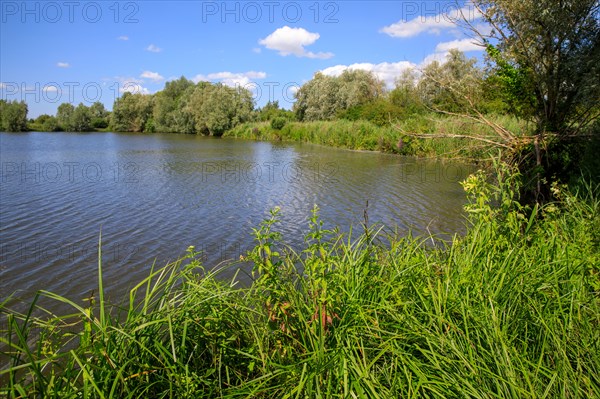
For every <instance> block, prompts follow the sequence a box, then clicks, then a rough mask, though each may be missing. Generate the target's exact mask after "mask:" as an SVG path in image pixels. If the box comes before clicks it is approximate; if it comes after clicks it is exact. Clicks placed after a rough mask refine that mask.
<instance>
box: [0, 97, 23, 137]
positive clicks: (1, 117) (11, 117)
mask: <svg viewBox="0 0 600 399" xmlns="http://www.w3.org/2000/svg"><path fill="white" fill-rule="evenodd" d="M27 111H28V109H27V104H26V103H25V102H24V101H20V102H19V101H16V100H14V101H6V100H0V130H3V131H5V132H24V131H26V130H27Z"/></svg>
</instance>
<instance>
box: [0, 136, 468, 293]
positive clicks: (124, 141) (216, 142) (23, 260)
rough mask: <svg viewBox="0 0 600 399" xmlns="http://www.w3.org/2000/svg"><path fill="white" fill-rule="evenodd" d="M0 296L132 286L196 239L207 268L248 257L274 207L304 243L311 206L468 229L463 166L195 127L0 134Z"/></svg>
mask: <svg viewBox="0 0 600 399" xmlns="http://www.w3.org/2000/svg"><path fill="white" fill-rule="evenodd" d="M0 144H1V146H0V147H1V163H2V176H1V178H2V180H1V191H0V195H1V196H0V246H1V247H0V300H1V299H2V298H5V297H6V296H8V295H9V294H11V293H13V292H15V291H16V290H19V295H20V296H24V297H30V296H31V293H32V292H34V291H36V290H38V289H47V290H52V291H55V292H58V293H60V294H62V295H67V296H69V297H71V298H74V299H77V298H83V297H85V296H87V295H89V293H90V291H91V290H92V289H94V288H95V287H96V284H97V283H96V278H95V276H96V268H97V251H98V238H99V234H100V232H102V252H103V266H104V277H105V279H106V281H105V286H107V287H109V292H110V293H111V294H113V295H117V294H119V295H121V294H122V293H123V292H125V291H126V290H127V289H128V288H130V287H131V286H132V285H133V284H134V283H135V282H137V281H139V280H140V279H141V278H142V277H143V276H145V275H146V273H147V272H148V270H149V268H150V267H151V265H152V263H153V262H156V264H157V265H162V264H164V263H166V262H167V261H169V260H174V259H176V258H177V257H179V256H180V255H182V254H183V253H184V252H185V249H186V248H187V247H188V246H189V245H194V246H195V247H196V248H197V249H199V250H202V251H204V259H205V263H206V264H207V265H208V266H211V265H216V264H217V263H219V262H221V261H223V260H227V259H238V258H239V256H240V254H243V253H245V251H246V250H247V249H248V248H249V247H250V246H251V245H252V238H251V236H250V232H251V228H252V227H257V226H258V224H259V223H260V221H261V220H263V219H264V218H266V217H267V216H268V214H269V210H270V209H272V208H273V207H275V206H280V207H281V209H282V214H283V218H282V224H281V226H280V231H282V232H283V234H284V237H286V239H287V240H288V241H290V242H291V243H292V244H294V243H295V244H298V243H299V242H301V240H302V234H303V232H305V231H306V230H307V226H308V219H309V217H310V211H311V209H312V207H313V205H314V204H317V205H318V206H319V207H320V208H321V216H322V218H323V219H324V221H325V222H326V224H327V225H328V226H333V225H337V226H340V228H341V229H342V231H348V229H349V227H350V226H351V225H358V224H359V223H361V222H362V221H363V213H364V209H365V205H366V203H367V201H368V216H369V222H370V223H383V224H385V225H386V226H388V228H390V229H397V230H398V231H400V232H403V231H404V232H405V231H408V229H412V230H413V231H416V232H427V231H429V232H431V233H434V234H443V233H445V234H453V233H456V232H462V231H463V224H464V219H463V218H464V216H463V213H462V205H463V203H464V193H463V191H462V188H461V187H460V184H459V183H458V182H459V181H460V180H462V179H463V178H464V177H466V175H467V174H468V173H469V172H470V170H469V167H468V166H466V165H463V164H447V163H439V162H431V161H420V160H416V159H413V158H407V157H398V156H391V155H385V154H378V153H370V152H369V153H366V152H356V151H346V150H336V149H332V148H326V147H320V146H314V145H302V144H282V143H265V142H253V141H243V140H228V139H214V138H206V137H197V136H187V135H175V134H169V135H159V134H156V135H149V136H148V135H134V134H113V133H88V134H73V133H22V134H8V133H0Z"/></svg>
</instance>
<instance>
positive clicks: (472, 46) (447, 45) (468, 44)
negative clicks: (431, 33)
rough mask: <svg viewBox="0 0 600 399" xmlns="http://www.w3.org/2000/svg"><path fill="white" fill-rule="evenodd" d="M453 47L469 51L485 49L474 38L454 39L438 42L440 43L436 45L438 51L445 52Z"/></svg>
mask: <svg viewBox="0 0 600 399" xmlns="http://www.w3.org/2000/svg"><path fill="white" fill-rule="evenodd" d="M451 49H457V50H459V51H462V52H467V51H481V50H483V47H481V45H480V44H479V43H478V42H477V41H475V40H473V39H462V40H452V41H450V42H442V43H438V45H437V46H435V51H436V52H445V51H450V50H451Z"/></svg>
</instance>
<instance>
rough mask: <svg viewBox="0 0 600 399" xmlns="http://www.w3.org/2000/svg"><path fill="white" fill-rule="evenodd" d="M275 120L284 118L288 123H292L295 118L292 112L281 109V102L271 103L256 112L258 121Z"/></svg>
mask: <svg viewBox="0 0 600 399" xmlns="http://www.w3.org/2000/svg"><path fill="white" fill-rule="evenodd" d="M275 118H283V119H285V120H286V121H292V120H294V118H295V116H294V113H293V112H292V111H288V110H285V109H282V108H280V107H279V101H272V102H271V101H269V102H267V104H266V105H265V106H264V107H262V108H260V109H259V110H258V111H257V112H256V119H257V120H259V121H261V122H264V121H272V120H273V119H275Z"/></svg>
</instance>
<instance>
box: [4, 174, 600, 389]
mask: <svg viewBox="0 0 600 399" xmlns="http://www.w3.org/2000/svg"><path fill="white" fill-rule="evenodd" d="M498 172H499V173H498V175H499V176H505V177H506V176H508V177H507V178H506V179H505V180H504V181H503V182H500V183H499V184H496V185H493V184H490V183H488V182H487V181H486V179H485V178H484V176H483V175H482V174H481V173H480V174H476V175H474V176H473V177H470V178H469V179H467V180H466V182H465V183H464V186H465V189H466V190H467V192H468V195H469V205H467V208H466V209H467V211H468V213H469V215H470V221H471V226H470V228H469V231H468V233H467V235H466V236H465V237H462V238H461V237H455V238H454V240H453V241H452V243H451V244H447V245H445V244H442V243H439V242H438V243H437V244H436V245H432V242H433V243H435V239H434V238H433V237H405V238H399V237H390V236H386V235H385V234H384V233H383V232H382V231H381V230H380V229H378V228H377V227H371V228H369V229H366V230H364V231H355V232H354V233H353V234H352V235H347V236H343V237H342V236H339V235H338V234H337V233H336V232H334V231H328V230H324V229H323V227H322V225H321V223H320V222H319V219H318V217H317V213H316V212H315V214H313V217H312V218H311V219H310V231H309V232H308V233H307V235H306V237H305V242H306V244H305V246H304V248H303V250H302V251H301V252H295V253H292V252H290V251H289V250H288V249H286V248H287V247H286V245H285V237H281V235H280V234H279V233H278V219H279V217H280V214H279V212H278V211H277V210H274V211H273V212H272V216H271V218H270V219H268V220H265V221H264V222H263V223H262V224H261V225H260V226H258V227H257V228H256V231H255V239H256V246H255V247H254V248H253V249H252V250H250V251H249V252H248V253H247V254H246V255H245V256H244V259H243V260H244V261H246V262H251V263H252V264H253V265H254V273H253V275H254V283H253V284H252V285H251V286H250V287H248V288H244V289H238V288H237V287H236V283H235V281H236V280H237V279H236V278H235V277H234V278H233V279H231V280H228V281H223V280H222V279H220V278H219V272H206V271H205V270H204V268H203V267H202V264H201V262H200V261H199V260H198V259H199V254H198V253H196V251H195V249H193V248H190V249H189V251H188V256H187V257H185V258H184V259H181V260H179V261H177V262H175V263H172V264H169V265H167V266H166V267H164V268H162V269H158V270H155V271H153V272H152V274H151V275H150V276H149V277H148V278H147V279H145V280H143V281H141V282H140V283H139V284H138V285H137V286H136V287H135V288H134V289H133V290H132V291H131V294H130V297H129V299H128V300H127V301H125V302H124V303H122V304H121V305H120V306H112V305H111V304H108V303H106V302H105V301H104V298H103V295H102V292H103V289H104V287H103V284H102V281H103V280H102V268H101V267H99V269H98V279H99V286H98V291H97V292H96V294H95V297H93V298H88V300H87V301H80V300H79V299H75V300H74V301H73V302H71V301H70V300H69V299H66V298H61V297H58V296H56V295H54V294H51V293H47V292H42V293H41V294H40V296H39V301H38V303H37V304H34V305H33V307H34V308H35V306H38V305H39V306H43V304H44V302H45V301H48V300H58V301H63V302H66V303H69V304H70V305H71V306H72V308H73V314H70V315H57V316H52V315H49V316H48V317H44V318H39V319H37V318H31V317H28V316H27V315H19V314H14V313H11V311H10V310H8V309H6V308H4V307H2V308H1V311H2V313H3V314H4V315H5V316H7V319H6V320H7V323H6V325H5V326H4V327H2V330H3V331H2V335H1V337H2V338H1V339H2V343H3V344H4V345H8V346H9V348H10V349H9V350H7V351H6V352H5V353H3V355H4V356H8V357H9V358H10V359H11V361H12V366H11V368H9V369H6V370H2V371H1V372H0V373H1V375H0V378H1V379H2V384H1V385H2V386H3V388H2V393H3V394H5V395H7V396H8V397H19V396H21V397H26V396H43V397H75V396H77V397H115V398H117V397H119V398H123V397H172V398H201V397H206V398H212V397H261V398H288V397H289V398H291V397H340V398H346V397H372V398H376V397H385V398H387V397H431V396H437V397H441V396H445V397H481V396H494V397H499V398H505V397H506V398H507V397H520V398H534V397H536V398H537V397H567V396H568V397H581V398H583V397H598V396H600V380H599V379H598V375H600V346H599V343H600V329H598V325H599V324H600V316H599V315H600V296H599V292H600V284H599V283H598V281H599V280H598V276H599V275H600V269H599V266H598V265H600V199H599V198H597V197H594V195H593V194H592V193H593V191H594V190H592V189H591V188H589V187H588V188H587V189H585V190H581V191H579V192H578V193H571V192H569V191H568V190H567V189H566V188H565V187H559V186H556V187H555V190H556V193H555V194H556V196H557V197H559V198H560V199H561V202H558V203H549V204H547V205H544V206H543V207H541V208H535V209H529V210H526V209H523V208H522V207H521V206H520V205H518V204H517V203H516V202H514V201H512V200H511V198H510V193H511V192H512V190H513V189H514V188H515V185H518V180H517V179H516V177H514V175H511V174H510V173H508V171H507V169H506V168H504V169H502V170H500V171H498ZM490 199H491V200H493V201H495V202H497V203H498V204H500V207H499V208H492V207H490V206H489V205H488V203H487V200H490ZM100 264H101V262H100ZM229 267H234V266H229ZM32 342H33V343H35V344H34V347H33V348H29V346H28V344H31V343H32Z"/></svg>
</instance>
